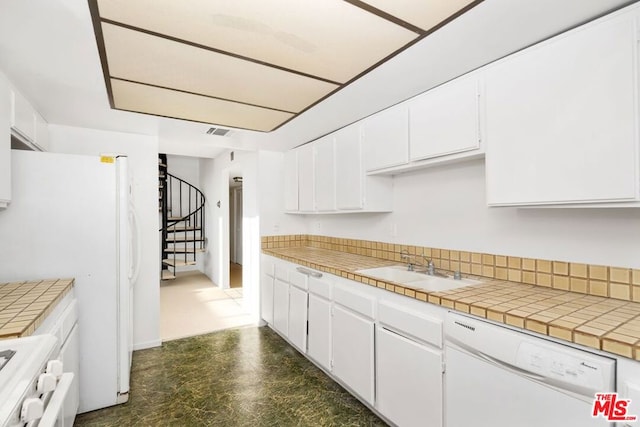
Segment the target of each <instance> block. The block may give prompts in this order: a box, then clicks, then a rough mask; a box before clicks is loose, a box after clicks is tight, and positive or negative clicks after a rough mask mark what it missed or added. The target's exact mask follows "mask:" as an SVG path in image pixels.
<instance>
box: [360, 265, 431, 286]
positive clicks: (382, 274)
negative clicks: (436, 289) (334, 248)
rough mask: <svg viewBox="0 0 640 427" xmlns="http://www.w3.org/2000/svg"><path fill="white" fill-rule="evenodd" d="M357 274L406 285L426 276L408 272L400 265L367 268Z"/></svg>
mask: <svg viewBox="0 0 640 427" xmlns="http://www.w3.org/2000/svg"><path fill="white" fill-rule="evenodd" d="M356 273H358V274H364V275H365V276H370V277H375V278H376V279H379V280H387V281H390V282H396V283H406V282H411V281H416V280H422V279H424V278H425V277H426V276H425V274H424V273H418V272H416V271H409V270H407V267H405V266H401V265H393V266H390V267H378V268H368V269H366V270H358V271H356Z"/></svg>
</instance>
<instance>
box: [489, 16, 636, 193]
mask: <svg viewBox="0 0 640 427" xmlns="http://www.w3.org/2000/svg"><path fill="white" fill-rule="evenodd" d="M629 15H630V14H624V15H621V16H617V17H614V18H610V17H607V18H604V19H603V20H602V21H599V22H597V23H594V24H588V25H586V26H584V27H581V28H578V29H576V30H574V31H571V32H570V33H568V34H563V35H560V36H558V37H556V38H554V39H551V40H549V41H547V42H544V43H542V44H540V45H537V46H534V47H532V48H529V49H527V50H525V51H523V52H521V53H519V54H516V55H514V56H512V57H509V58H507V59H505V60H503V61H501V62H500V63H497V64H496V65H494V66H491V67H489V68H488V69H487V72H486V80H485V82H486V87H485V93H486V136H487V155H486V171H487V172H486V173H487V201H488V203H489V204H490V205H527V204H554V203H588V202H607V201H629V200H634V199H637V198H638V196H639V189H638V187H639V185H640V183H639V180H638V179H637V177H638V174H639V166H638V163H639V158H638V140H637V134H636V126H637V123H638V108H637V104H638V90H637V86H638V83H637V80H638V76H637V69H638V64H637V61H636V56H637V47H636V43H637V41H636V40H637V34H636V29H635V23H634V21H635V20H634V17H633V16H629Z"/></svg>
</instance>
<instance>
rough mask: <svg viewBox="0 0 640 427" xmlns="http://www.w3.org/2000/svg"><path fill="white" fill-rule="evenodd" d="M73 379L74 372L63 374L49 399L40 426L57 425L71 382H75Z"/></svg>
mask: <svg viewBox="0 0 640 427" xmlns="http://www.w3.org/2000/svg"><path fill="white" fill-rule="evenodd" d="M73 379H74V378H73V372H67V373H64V374H62V376H61V377H60V381H58V385H57V386H56V389H55V390H54V391H53V395H52V396H51V399H49V404H48V405H47V408H46V409H45V411H44V414H43V415H42V418H40V423H39V424H38V427H54V426H55V425H56V421H57V420H58V417H59V416H60V413H61V412H62V406H63V405H64V401H65V398H66V397H67V394H69V389H70V388H71V384H73Z"/></svg>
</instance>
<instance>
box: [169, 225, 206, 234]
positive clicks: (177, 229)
mask: <svg viewBox="0 0 640 427" xmlns="http://www.w3.org/2000/svg"><path fill="white" fill-rule="evenodd" d="M200 230H201V227H188V226H185V225H183V226H175V225H173V226H171V227H168V228H167V231H168V232H169V233H179V232H181V231H200Z"/></svg>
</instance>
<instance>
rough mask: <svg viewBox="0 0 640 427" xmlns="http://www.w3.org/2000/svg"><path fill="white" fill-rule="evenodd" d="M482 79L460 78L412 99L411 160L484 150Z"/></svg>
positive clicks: (473, 76) (472, 76) (410, 122)
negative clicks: (481, 124) (481, 111)
mask: <svg viewBox="0 0 640 427" xmlns="http://www.w3.org/2000/svg"><path fill="white" fill-rule="evenodd" d="M480 143H481V141H480V80H479V77H478V74H477V73H472V74H470V75H467V76H464V77H460V78H457V79H455V80H452V81H450V82H448V83H445V84H443V85H442V86H439V87H437V88H435V89H432V90H430V91H428V92H425V93H423V94H422V95H419V96H418V97H416V98H414V99H412V100H411V101H410V102H409V160H410V161H419V160H425V159H433V158H437V157H442V156H448V155H453V154H456V153H463V152H470V151H475V152H480V151H481V150H480Z"/></svg>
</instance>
